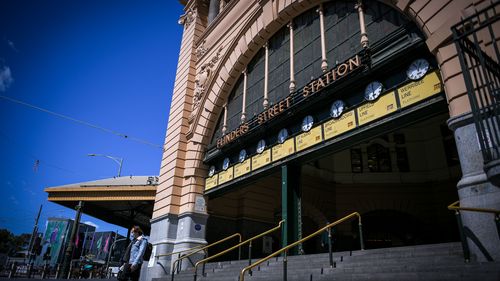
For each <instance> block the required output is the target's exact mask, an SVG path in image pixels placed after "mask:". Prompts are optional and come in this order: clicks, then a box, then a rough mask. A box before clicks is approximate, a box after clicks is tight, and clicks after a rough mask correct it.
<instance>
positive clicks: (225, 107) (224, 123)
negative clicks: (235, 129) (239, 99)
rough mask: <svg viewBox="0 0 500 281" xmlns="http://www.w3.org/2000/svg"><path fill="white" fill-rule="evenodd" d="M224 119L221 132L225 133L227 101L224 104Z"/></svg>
mask: <svg viewBox="0 0 500 281" xmlns="http://www.w3.org/2000/svg"><path fill="white" fill-rule="evenodd" d="M223 110H224V120H222V134H225V133H226V131H227V102H226V103H225V104H224V108H223Z"/></svg>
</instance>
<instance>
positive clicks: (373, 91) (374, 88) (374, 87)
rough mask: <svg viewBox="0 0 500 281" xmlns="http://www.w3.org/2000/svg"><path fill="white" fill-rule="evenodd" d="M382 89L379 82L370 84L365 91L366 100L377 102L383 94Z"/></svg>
mask: <svg viewBox="0 0 500 281" xmlns="http://www.w3.org/2000/svg"><path fill="white" fill-rule="evenodd" d="M382 87H383V86H382V83H380V82H378V81H374V82H371V83H370V84H368V86H366V89H365V99H366V100H369V101H372V100H376V99H377V98H378V96H380V94H381V93H382Z"/></svg>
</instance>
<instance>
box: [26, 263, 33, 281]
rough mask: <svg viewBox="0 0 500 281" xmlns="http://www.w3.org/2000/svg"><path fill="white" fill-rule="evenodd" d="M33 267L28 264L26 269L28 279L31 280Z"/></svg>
mask: <svg viewBox="0 0 500 281" xmlns="http://www.w3.org/2000/svg"><path fill="white" fill-rule="evenodd" d="M32 267H33V265H32V264H28V266H27V268H26V277H27V278H28V279H29V278H31V269H32Z"/></svg>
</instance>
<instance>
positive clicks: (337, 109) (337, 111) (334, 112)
mask: <svg viewBox="0 0 500 281" xmlns="http://www.w3.org/2000/svg"><path fill="white" fill-rule="evenodd" d="M344 107H345V103H344V102H343V101H341V100H336V101H334V102H333V104H332V106H331V107H330V116H332V117H333V118H338V117H340V115H342V113H343V112H344Z"/></svg>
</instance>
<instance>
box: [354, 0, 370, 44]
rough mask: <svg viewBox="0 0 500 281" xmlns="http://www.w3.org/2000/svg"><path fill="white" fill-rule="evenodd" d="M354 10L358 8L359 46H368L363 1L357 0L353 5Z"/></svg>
mask: <svg viewBox="0 0 500 281" xmlns="http://www.w3.org/2000/svg"><path fill="white" fill-rule="evenodd" d="M354 7H355V8H356V10H358V17H359V29H360V32H361V40H360V42H361V47H363V48H364V49H366V48H368V47H369V42H368V34H366V26H365V13H364V11H363V8H364V7H363V1H362V0H358V3H356V5H355V6H354Z"/></svg>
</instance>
